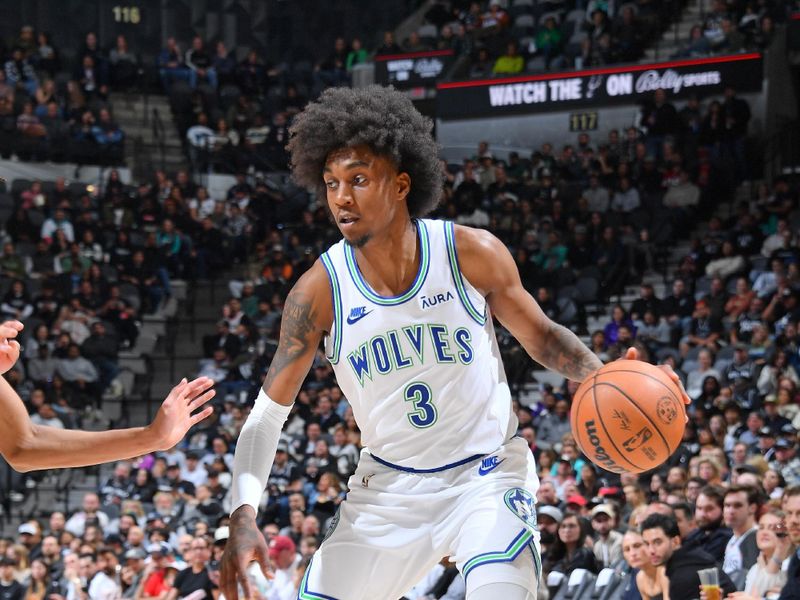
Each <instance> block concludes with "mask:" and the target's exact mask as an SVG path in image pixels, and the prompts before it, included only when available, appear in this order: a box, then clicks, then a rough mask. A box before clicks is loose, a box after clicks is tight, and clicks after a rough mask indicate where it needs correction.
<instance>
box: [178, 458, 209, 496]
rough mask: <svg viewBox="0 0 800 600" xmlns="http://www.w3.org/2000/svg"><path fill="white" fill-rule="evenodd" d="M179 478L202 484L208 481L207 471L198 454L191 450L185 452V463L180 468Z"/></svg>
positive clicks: (196, 484)
mask: <svg viewBox="0 0 800 600" xmlns="http://www.w3.org/2000/svg"><path fill="white" fill-rule="evenodd" d="M181 479H183V480H184V481H188V482H190V483H192V484H194V486H195V487H197V486H198V485H204V484H205V483H206V482H207V481H208V471H207V470H206V468H205V465H204V464H201V463H200V456H199V455H198V453H197V452H195V451H193V450H191V451H189V452H187V453H186V465H185V466H184V467H183V468H182V469H181Z"/></svg>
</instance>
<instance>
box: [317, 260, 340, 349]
mask: <svg viewBox="0 0 800 600" xmlns="http://www.w3.org/2000/svg"><path fill="white" fill-rule="evenodd" d="M320 258H321V259H322V266H324V267H325V271H326V272H327V273H328V279H329V280H330V282H331V295H332V297H333V340H332V342H331V353H330V355H328V360H329V361H331V364H332V365H335V364H336V363H338V362H339V353H340V352H341V350H342V290H341V288H340V287H339V279H338V277H337V276H336V269H335V268H334V266H333V261H332V260H331V257H330V256H328V253H327V252H325V253H324V254H323V255H322V256H321V257H320Z"/></svg>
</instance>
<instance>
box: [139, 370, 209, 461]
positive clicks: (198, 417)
mask: <svg viewBox="0 0 800 600" xmlns="http://www.w3.org/2000/svg"><path fill="white" fill-rule="evenodd" d="M213 385H214V380H213V379H209V378H208V377H198V378H197V379H194V380H193V381H187V380H186V378H185V377H184V378H183V379H182V380H181V382H180V383H179V384H178V385H176V386H175V387H174V388H172V391H171V392H170V393H169V396H167V397H166V399H165V400H164V402H163V403H162V404H161V408H160V409H159V410H158V414H157V415H156V418H155V419H153V422H152V423H151V424H150V425H148V427H147V428H148V429H149V430H150V432H151V433H152V435H153V436H154V438H155V440H156V441H157V443H158V450H168V449H170V448H172V447H173V446H174V445H175V444H177V443H178V442H180V441H181V440H182V439H183V436H185V435H186V432H187V431H189V429H190V428H191V427H192V426H194V425H196V424H197V423H199V422H200V421H202V420H203V419H205V418H206V417H207V416H208V415H210V414H211V413H212V412H213V410H214V408H213V407H211V406H207V407H206V408H205V409H203V410H202V411H200V412H199V413H196V414H193V413H194V412H195V411H196V410H197V409H199V408H200V407H201V406H203V405H204V404H205V403H206V402H208V401H209V400H211V399H212V398H213V397H214V395H215V394H216V392H215V391H214V390H213V389H212V387H213Z"/></svg>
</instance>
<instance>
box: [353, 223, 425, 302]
mask: <svg viewBox="0 0 800 600" xmlns="http://www.w3.org/2000/svg"><path fill="white" fill-rule="evenodd" d="M414 224H415V225H416V227H417V233H418V236H419V247H420V259H419V269H418V270H417V276H416V277H415V278H414V282H413V283H412V284H411V287H410V288H408V290H406V292H405V293H403V294H400V295H399V296H381V295H379V294H377V293H375V291H374V290H373V289H372V288H370V287H369V284H368V283H367V282H366V281H365V280H364V278H363V277H362V275H361V271H359V269H358V263H357V262H356V255H355V250H353V247H352V246H351V245H350V244H345V245H344V257H345V261H346V262H347V269H348V271H350V277H351V278H352V279H353V283H354V284H355V286H356V288H357V289H358V291H359V292H361V295H362V296H364V297H365V298H366V299H367V300H369V301H370V302H372V303H374V304H377V305H378V306H396V305H398V304H403V303H404V302H408V301H409V300H411V299H412V298H413V297H414V296H416V295H417V292H419V291H420V289H422V284H423V283H425V279H426V278H427V276H428V271H429V269H430V262H431V261H430V258H431V249H430V240H429V238H428V229H427V228H426V227H425V223H423V222H422V220H420V219H415V220H414Z"/></svg>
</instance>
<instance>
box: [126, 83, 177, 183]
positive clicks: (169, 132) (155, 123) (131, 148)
mask: <svg viewBox="0 0 800 600" xmlns="http://www.w3.org/2000/svg"><path fill="white" fill-rule="evenodd" d="M110 101H111V106H112V107H113V108H114V118H115V119H116V121H117V123H119V125H120V127H121V128H122V130H123V131H124V132H125V139H126V142H125V164H126V165H127V166H128V167H129V168H131V169H132V170H133V173H134V179H135V180H137V181H139V180H143V179H147V180H149V179H150V178H152V174H153V170H154V169H164V170H165V171H166V172H167V173H174V172H175V171H177V170H178V169H183V168H186V166H187V160H186V156H185V154H184V152H183V148H182V145H181V139H180V137H179V135H178V130H177V129H176V128H175V122H174V120H173V118H172V110H171V109H170V106H169V100H168V99H167V97H166V96H163V95H160V94H147V93H125V94H119V93H117V94H112V95H111V98H110Z"/></svg>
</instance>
